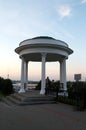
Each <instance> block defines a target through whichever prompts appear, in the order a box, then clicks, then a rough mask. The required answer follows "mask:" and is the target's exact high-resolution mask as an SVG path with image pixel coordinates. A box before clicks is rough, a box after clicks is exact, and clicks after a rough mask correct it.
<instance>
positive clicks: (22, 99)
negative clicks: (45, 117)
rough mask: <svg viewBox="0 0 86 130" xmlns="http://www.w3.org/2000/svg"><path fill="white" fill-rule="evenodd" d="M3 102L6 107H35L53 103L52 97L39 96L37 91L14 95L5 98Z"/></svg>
mask: <svg viewBox="0 0 86 130" xmlns="http://www.w3.org/2000/svg"><path fill="white" fill-rule="evenodd" d="M3 101H4V102H5V103H6V104H8V105H33V104H34V105H35V104H50V103H55V98H54V97H53V96H46V95H40V94H39V93H38V92H37V91H34V92H28V93H20V94H18V93H15V94H11V95H10V96H7V97H6V98H4V99H3Z"/></svg>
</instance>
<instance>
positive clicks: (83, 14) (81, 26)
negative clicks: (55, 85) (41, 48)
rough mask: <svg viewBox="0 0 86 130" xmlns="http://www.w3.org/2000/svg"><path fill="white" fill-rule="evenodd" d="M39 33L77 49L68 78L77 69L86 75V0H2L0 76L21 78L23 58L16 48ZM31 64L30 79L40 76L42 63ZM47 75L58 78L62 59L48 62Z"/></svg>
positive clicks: (0, 2)
mask: <svg viewBox="0 0 86 130" xmlns="http://www.w3.org/2000/svg"><path fill="white" fill-rule="evenodd" d="M36 36H51V37H53V38H56V39H59V40H62V41H65V42H66V43H67V44H68V45H69V47H70V48H71V49H73V50H74V53H73V54H72V55H70V56H69V59H68V60H67V80H73V79H74V74H77V73H81V74H82V79H83V80H85V79H86V0H0V76H2V77H4V78H6V77H7V75H8V74H9V77H10V78H11V79H20V70H21V60H20V59H19V56H18V55H17V54H16V53H15V52H14V49H15V48H16V47H18V46H19V43H20V42H21V41H22V40H25V39H28V38H32V37H36ZM28 67H29V73H28V77H29V79H30V80H40V78H41V77H40V76H41V63H30V64H29V66H28ZM34 72H35V73H34ZM46 75H48V76H50V78H51V79H57V80H58V79H59V63H57V62H56V63H47V64H46Z"/></svg>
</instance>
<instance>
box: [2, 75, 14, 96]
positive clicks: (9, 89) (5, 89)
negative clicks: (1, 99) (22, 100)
mask: <svg viewBox="0 0 86 130" xmlns="http://www.w3.org/2000/svg"><path fill="white" fill-rule="evenodd" d="M0 92H1V93H2V94H4V95H9V94H11V93H13V85H12V82H11V80H10V79H4V78H2V77H0Z"/></svg>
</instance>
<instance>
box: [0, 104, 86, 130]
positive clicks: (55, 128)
mask: <svg viewBox="0 0 86 130" xmlns="http://www.w3.org/2000/svg"><path fill="white" fill-rule="evenodd" d="M0 130H86V111H81V112H80V111H75V110H74V109H73V106H70V105H66V104H61V103H57V104H41V105H27V106H16V105H15V106H8V105H6V104H4V103H3V102H0Z"/></svg>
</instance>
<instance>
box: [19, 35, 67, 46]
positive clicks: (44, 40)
mask: <svg viewBox="0 0 86 130" xmlns="http://www.w3.org/2000/svg"><path fill="white" fill-rule="evenodd" d="M30 44H35V45H36V44H51V45H59V46H64V47H68V44H67V43H65V42H64V41H61V40H57V39H55V38H52V37H49V36H38V37H34V38H30V39H26V40H24V41H22V42H20V44H19V46H23V45H30Z"/></svg>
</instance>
